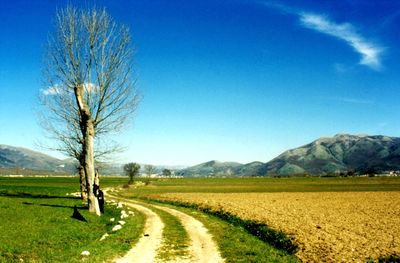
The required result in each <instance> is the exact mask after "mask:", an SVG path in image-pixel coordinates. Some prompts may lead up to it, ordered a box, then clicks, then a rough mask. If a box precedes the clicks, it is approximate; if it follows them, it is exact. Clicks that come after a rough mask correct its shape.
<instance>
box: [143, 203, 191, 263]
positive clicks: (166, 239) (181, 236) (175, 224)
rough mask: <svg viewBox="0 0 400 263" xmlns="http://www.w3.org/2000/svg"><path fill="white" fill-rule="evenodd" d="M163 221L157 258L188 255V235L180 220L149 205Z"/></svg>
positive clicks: (167, 258) (171, 258) (164, 258)
mask: <svg viewBox="0 0 400 263" xmlns="http://www.w3.org/2000/svg"><path fill="white" fill-rule="evenodd" d="M149 208H150V209H151V210H153V211H154V212H156V213H157V214H158V215H159V216H160V218H161V220H162V221H163V222H164V225H165V226H164V231H163V243H162V246H161V249H160V252H159V254H158V255H157V258H158V259H160V260H164V261H166V260H173V259H174V258H176V257H182V256H183V257H188V256H189V253H188V246H189V242H190V240H189V237H188V235H187V233H186V231H185V228H184V227H183V225H182V224H181V222H180V221H179V220H178V219H177V218H176V217H174V216H172V215H170V214H169V213H167V212H165V211H162V210H160V209H157V208H154V207H150V206H149Z"/></svg>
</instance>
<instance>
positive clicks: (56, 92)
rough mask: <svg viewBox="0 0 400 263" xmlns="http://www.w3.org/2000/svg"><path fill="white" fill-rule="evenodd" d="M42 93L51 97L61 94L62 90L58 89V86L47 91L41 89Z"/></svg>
mask: <svg viewBox="0 0 400 263" xmlns="http://www.w3.org/2000/svg"><path fill="white" fill-rule="evenodd" d="M40 91H41V92H42V94H43V95H45V96H51V95H56V94H58V93H60V89H59V88H58V86H57V85H56V86H52V87H48V88H47V89H41V90H40Z"/></svg>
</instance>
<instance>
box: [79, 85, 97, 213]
mask: <svg viewBox="0 0 400 263" xmlns="http://www.w3.org/2000/svg"><path fill="white" fill-rule="evenodd" d="M74 93H75V98H76V102H77V104H78V108H79V117H80V129H81V132H82V136H83V145H82V160H83V168H84V172H85V175H86V190H87V195H88V196H87V197H88V206H89V212H92V213H96V214H97V215H99V216H100V215H101V213H100V208H99V202H98V200H97V198H96V196H95V195H94V191H93V185H94V180H95V168H94V135H95V128H94V123H93V119H92V115H91V113H90V108H89V106H88V104H87V101H86V99H85V93H84V90H83V85H79V86H76V87H74Z"/></svg>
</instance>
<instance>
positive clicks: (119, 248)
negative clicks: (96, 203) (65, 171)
mask: <svg viewBox="0 0 400 263" xmlns="http://www.w3.org/2000/svg"><path fill="white" fill-rule="evenodd" d="M7 179H10V180H7ZM7 179H1V184H0V228H1V230H2V234H1V235H0V262H22V261H24V262H81V261H82V260H85V261H90V262H104V260H106V261H107V260H111V259H112V258H115V257H116V256H118V255H122V254H124V253H125V252H126V251H127V250H129V249H130V248H131V246H132V243H133V242H135V241H136V240H137V239H138V237H139V236H140V234H141V232H142V229H143V226H144V217H143V216H142V215H141V214H139V213H136V215H135V216H134V217H129V218H127V219H125V221H126V222H127V223H126V224H125V225H124V227H123V228H122V230H120V231H118V232H112V231H111V229H112V227H113V226H114V225H115V222H110V218H115V220H116V221H118V220H119V218H120V210H118V209H116V208H115V207H111V206H106V209H105V214H104V215H103V216H101V217H98V216H96V215H93V214H91V213H89V212H88V211H87V209H86V208H85V204H82V202H81V201H80V199H77V198H74V197H71V196H67V195H66V193H69V192H74V191H76V187H79V186H78V184H76V183H75V182H74V181H72V180H71V179H69V178H64V179H63V178H56V179H54V178H18V179H11V178H7ZM48 179H50V180H48ZM75 205H76V206H77V207H78V209H79V212H80V213H81V214H82V215H83V216H84V217H85V219H86V220H87V222H82V221H78V220H76V219H73V218H71V215H72V213H73V207H74V206H75ZM105 233H109V234H110V235H109V237H107V238H106V239H105V240H104V241H101V242H99V240H100V238H101V237H102V236H103V235H104V234H105ZM85 250H87V251H89V252H90V256H88V257H83V256H81V253H82V251H85Z"/></svg>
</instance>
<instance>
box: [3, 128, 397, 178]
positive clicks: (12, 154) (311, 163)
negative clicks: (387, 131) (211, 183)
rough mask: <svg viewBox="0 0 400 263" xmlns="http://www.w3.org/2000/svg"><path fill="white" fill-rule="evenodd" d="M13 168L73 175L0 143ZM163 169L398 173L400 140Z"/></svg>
mask: <svg viewBox="0 0 400 263" xmlns="http://www.w3.org/2000/svg"><path fill="white" fill-rule="evenodd" d="M13 167H15V168H22V169H31V170H41V171H51V172H74V171H75V163H74V162H73V161H72V160H71V159H67V160H59V159H57V158H54V157H51V156H48V155H45V154H43V153H40V152H36V151H32V150H29V149H25V148H19V147H13V146H8V145H0V168H6V169H7V168H13ZM122 167H123V164H114V163H109V164H102V165H101V167H100V173H101V174H104V175H107V174H113V175H117V174H121V175H122V174H123V170H122ZM143 167H144V165H142V168H143ZM164 168H169V169H171V170H176V172H175V174H176V175H180V176H185V177H197V176H271V175H279V176H285V175H295V174H310V175H323V174H333V173H340V172H345V173H346V172H352V173H358V174H362V173H367V172H378V173H379V172H382V171H399V170H400V138H398V137H388V136H382V135H375V136H367V135H349V134H338V135H335V136H334V137H323V138H320V139H318V140H315V141H313V142H311V143H309V144H306V145H304V146H301V147H298V148H295V149H291V150H288V151H285V152H284V153H282V154H281V155H279V156H278V157H276V158H274V159H273V160H271V161H270V162H267V163H262V162H252V163H248V164H240V163H236V162H219V161H209V162H206V163H202V164H198V165H195V166H192V167H187V168H184V169H180V168H182V167H167V166H157V170H158V172H159V173H160V172H161V170H162V169H164ZM142 172H143V171H142Z"/></svg>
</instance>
